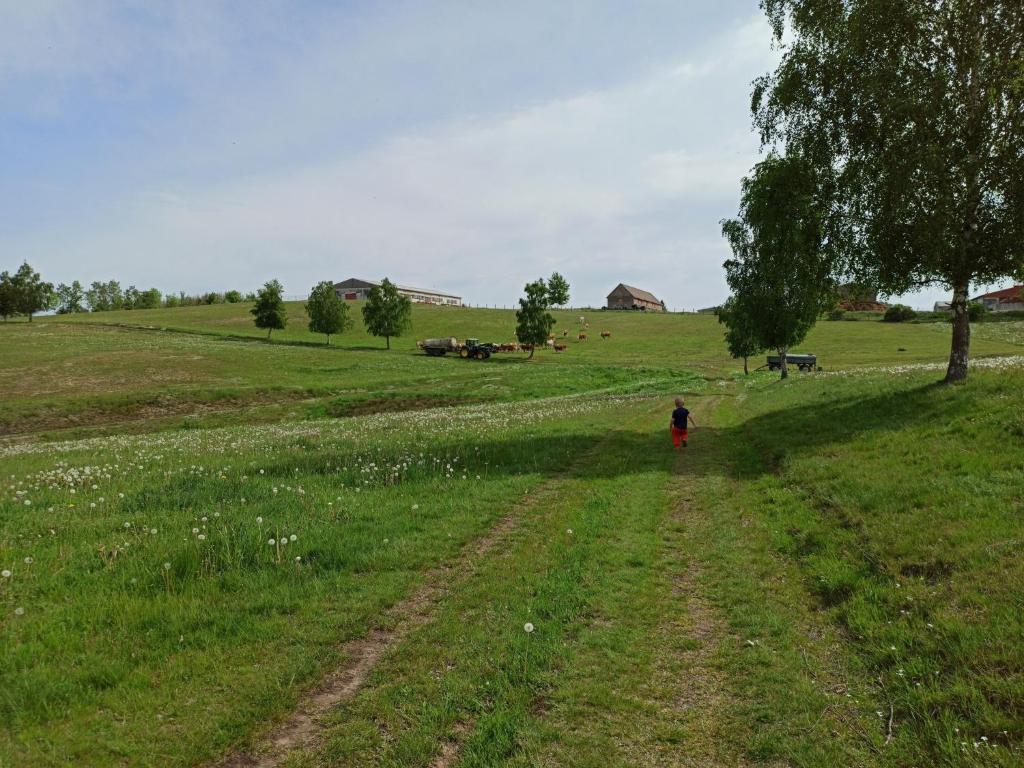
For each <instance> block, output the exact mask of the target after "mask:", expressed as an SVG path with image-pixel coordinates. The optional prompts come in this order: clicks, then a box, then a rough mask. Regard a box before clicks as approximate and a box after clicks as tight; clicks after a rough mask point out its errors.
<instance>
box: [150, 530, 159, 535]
mask: <svg viewBox="0 0 1024 768" xmlns="http://www.w3.org/2000/svg"><path fill="white" fill-rule="evenodd" d="M149 532H150V533H151V534H152V535H153V536H156V535H157V533H158V531H157V529H156V528H150V529H149Z"/></svg>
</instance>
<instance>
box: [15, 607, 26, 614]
mask: <svg viewBox="0 0 1024 768" xmlns="http://www.w3.org/2000/svg"><path fill="white" fill-rule="evenodd" d="M14 615H15V616H24V615H25V609H24V608H22V607H21V606H20V605H19V606H18V607H17V608H15V609H14Z"/></svg>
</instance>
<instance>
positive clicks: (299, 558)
mask: <svg viewBox="0 0 1024 768" xmlns="http://www.w3.org/2000/svg"><path fill="white" fill-rule="evenodd" d="M301 561H302V555H296V556H295V562H296V563H298V562H301Z"/></svg>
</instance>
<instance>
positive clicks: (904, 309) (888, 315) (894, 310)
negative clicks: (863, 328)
mask: <svg viewBox="0 0 1024 768" xmlns="http://www.w3.org/2000/svg"><path fill="white" fill-rule="evenodd" d="M916 319H917V312H916V311H914V310H913V309H912V308H910V307H908V306H907V305H906V304H893V305H892V306H891V307H889V308H888V309H887V310H885V315H883V316H882V322H885V323H907V322H910V321H911V320H916Z"/></svg>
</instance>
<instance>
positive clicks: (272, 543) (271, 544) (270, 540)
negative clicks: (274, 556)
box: [267, 539, 277, 546]
mask: <svg viewBox="0 0 1024 768" xmlns="http://www.w3.org/2000/svg"><path fill="white" fill-rule="evenodd" d="M267 544H269V545H270V546H274V545H275V544H277V541H276V540H275V539H267Z"/></svg>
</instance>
